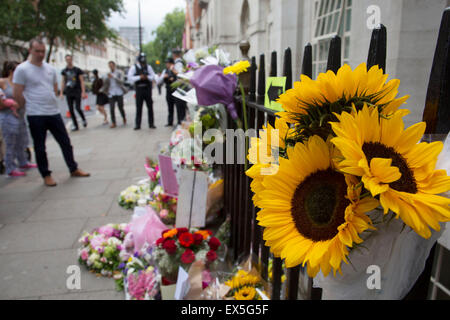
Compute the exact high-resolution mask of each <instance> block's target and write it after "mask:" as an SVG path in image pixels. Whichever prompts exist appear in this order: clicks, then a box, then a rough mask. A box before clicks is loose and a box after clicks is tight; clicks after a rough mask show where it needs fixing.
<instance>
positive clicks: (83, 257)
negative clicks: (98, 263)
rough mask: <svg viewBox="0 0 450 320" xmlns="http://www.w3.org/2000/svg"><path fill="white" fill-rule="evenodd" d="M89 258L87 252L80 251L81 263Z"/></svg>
mask: <svg viewBox="0 0 450 320" xmlns="http://www.w3.org/2000/svg"><path fill="white" fill-rule="evenodd" d="M88 258H89V253H88V252H87V250H82V251H81V259H82V260H83V261H86V260H87V259H88Z"/></svg>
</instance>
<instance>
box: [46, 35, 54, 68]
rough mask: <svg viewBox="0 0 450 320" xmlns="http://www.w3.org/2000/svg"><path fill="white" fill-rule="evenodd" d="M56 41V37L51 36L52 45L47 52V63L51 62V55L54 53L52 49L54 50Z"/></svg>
mask: <svg viewBox="0 0 450 320" xmlns="http://www.w3.org/2000/svg"><path fill="white" fill-rule="evenodd" d="M54 43H55V37H51V38H50V46H49V48H48V53H47V59H46V61H47V63H50V57H51V55H52V51H53V44H54Z"/></svg>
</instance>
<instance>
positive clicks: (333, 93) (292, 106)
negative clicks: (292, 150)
mask: <svg viewBox="0 0 450 320" xmlns="http://www.w3.org/2000/svg"><path fill="white" fill-rule="evenodd" d="M387 79H388V75H386V74H384V73H383V70H382V69H380V68H379V67H378V66H373V67H372V68H370V70H367V66H366V64H364V63H363V64H361V65H359V66H358V67H357V68H356V69H355V70H354V71H352V69H351V68H350V66H348V65H344V66H343V67H341V68H340V69H339V70H338V72H337V74H335V73H334V72H332V71H327V72H326V73H321V74H319V76H318V77H317V80H311V79H310V78H309V77H307V76H305V75H302V76H301V78H300V80H301V81H300V82H296V83H294V88H293V89H290V90H287V91H286V92H285V93H284V94H282V95H281V96H280V98H279V99H278V102H279V103H280V104H281V105H282V106H283V109H284V110H285V111H286V112H281V113H279V114H278V115H279V116H281V117H282V118H284V119H286V121H288V122H289V123H294V124H296V128H297V141H300V142H302V141H305V140H307V139H308V138H309V137H310V136H312V135H319V136H321V137H322V138H323V139H324V140H325V139H327V137H328V135H329V134H331V133H332V132H331V128H330V125H329V124H328V122H329V121H335V120H336V118H335V117H334V115H333V113H338V114H341V113H342V112H344V111H351V109H352V104H355V105H356V107H357V109H358V110H359V109H361V108H362V107H363V105H364V103H367V104H369V105H373V106H377V107H378V108H379V109H380V111H381V112H382V113H383V114H385V115H390V114H392V113H393V112H395V111H396V110H397V109H398V108H399V107H400V106H401V105H402V104H404V103H405V102H406V100H407V99H408V96H405V97H402V98H396V96H397V94H398V87H399V85H400V81H399V80H397V79H393V80H391V81H389V82H386V81H387Z"/></svg>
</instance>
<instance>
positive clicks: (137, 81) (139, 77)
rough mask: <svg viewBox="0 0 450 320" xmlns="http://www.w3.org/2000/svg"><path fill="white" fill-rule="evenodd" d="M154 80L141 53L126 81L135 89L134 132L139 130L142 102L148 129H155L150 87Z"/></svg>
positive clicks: (151, 69)
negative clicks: (145, 111)
mask: <svg viewBox="0 0 450 320" xmlns="http://www.w3.org/2000/svg"><path fill="white" fill-rule="evenodd" d="M155 80H156V75H155V72H154V71H153V68H152V67H151V66H150V65H148V64H147V58H146V56H145V54H143V53H141V54H140V55H139V57H138V63H136V64H135V65H133V66H132V67H131V68H130V70H129V71H128V81H130V82H131V83H134V85H135V87H136V126H135V128H134V130H141V122H142V108H143V106H144V101H145V102H146V104H147V109H148V126H149V127H150V129H156V127H155V125H154V117H153V100H152V87H153V86H152V85H153V81H155Z"/></svg>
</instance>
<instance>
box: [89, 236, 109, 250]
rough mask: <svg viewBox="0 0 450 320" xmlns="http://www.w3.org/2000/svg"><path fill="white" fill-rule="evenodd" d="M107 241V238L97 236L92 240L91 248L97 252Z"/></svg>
mask: <svg viewBox="0 0 450 320" xmlns="http://www.w3.org/2000/svg"><path fill="white" fill-rule="evenodd" d="M105 241H106V239H105V237H104V236H103V235H98V236H95V237H94V238H92V240H91V246H92V248H94V249H95V250H96V249H97V248H99V247H102V246H103V243H104V242H105Z"/></svg>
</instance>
